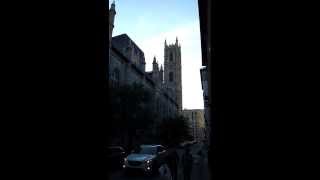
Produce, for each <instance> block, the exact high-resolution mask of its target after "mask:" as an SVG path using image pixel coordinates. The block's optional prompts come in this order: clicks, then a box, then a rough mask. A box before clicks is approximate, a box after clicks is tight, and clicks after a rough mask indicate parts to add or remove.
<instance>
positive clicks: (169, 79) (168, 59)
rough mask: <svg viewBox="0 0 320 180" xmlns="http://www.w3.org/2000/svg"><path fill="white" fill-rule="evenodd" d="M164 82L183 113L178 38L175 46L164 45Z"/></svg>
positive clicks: (179, 110)
mask: <svg viewBox="0 0 320 180" xmlns="http://www.w3.org/2000/svg"><path fill="white" fill-rule="evenodd" d="M164 81H165V84H166V87H167V88H168V90H169V91H172V93H173V97H174V98H175V99H176V102H177V104H178V112H179V113H181V111H182V80H181V46H180V45H179V44H178V38H176V42H175V44H170V45H167V41H165V44H164Z"/></svg>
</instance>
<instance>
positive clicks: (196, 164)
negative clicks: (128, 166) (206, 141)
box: [110, 143, 210, 180]
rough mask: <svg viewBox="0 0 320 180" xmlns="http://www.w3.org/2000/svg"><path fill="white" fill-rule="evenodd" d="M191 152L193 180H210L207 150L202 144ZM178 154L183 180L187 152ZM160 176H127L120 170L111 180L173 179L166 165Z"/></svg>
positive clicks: (180, 177)
mask: <svg viewBox="0 0 320 180" xmlns="http://www.w3.org/2000/svg"><path fill="white" fill-rule="evenodd" d="M190 148H191V149H190V152H191V154H192V157H193V164H192V172H191V180H198V179H199V180H209V177H210V175H209V173H210V172H209V171H208V158H207V154H206V149H204V147H203V144H202V143H197V144H194V145H192V146H191V147H190ZM199 151H202V155H199V154H198V153H199ZM176 152H177V154H178V156H179V162H178V168H177V171H178V172H177V180H183V179H184V174H183V164H182V156H183V154H184V152H185V149H176ZM159 171H160V173H159V175H155V176H147V175H144V174H143V173H130V174H125V173H124V170H123V169H122V170H119V171H116V172H114V173H112V174H111V175H110V180H170V179H173V178H172V176H171V171H170V169H169V168H168V166H167V165H166V164H165V165H164V166H162V167H161V168H160V170H159Z"/></svg>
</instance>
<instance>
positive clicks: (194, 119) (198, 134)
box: [182, 109, 206, 141]
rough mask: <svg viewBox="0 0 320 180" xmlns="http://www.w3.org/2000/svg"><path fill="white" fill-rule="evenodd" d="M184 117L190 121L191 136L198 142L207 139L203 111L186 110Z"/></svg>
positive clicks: (183, 112)
mask: <svg viewBox="0 0 320 180" xmlns="http://www.w3.org/2000/svg"><path fill="white" fill-rule="evenodd" d="M182 114H183V116H184V117H186V118H187V119H188V120H189V127H190V128H191V135H192V136H193V138H194V139H195V140H197V141H202V140H204V139H205V128H206V126H205V120H204V113H203V109H184V110H183V111H182Z"/></svg>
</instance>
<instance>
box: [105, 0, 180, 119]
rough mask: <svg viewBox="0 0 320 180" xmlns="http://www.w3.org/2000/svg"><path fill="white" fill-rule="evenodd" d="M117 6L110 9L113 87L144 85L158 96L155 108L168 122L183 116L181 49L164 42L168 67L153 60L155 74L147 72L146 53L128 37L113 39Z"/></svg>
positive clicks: (159, 116)
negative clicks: (170, 119) (177, 116)
mask: <svg viewBox="0 0 320 180" xmlns="http://www.w3.org/2000/svg"><path fill="white" fill-rule="evenodd" d="M115 15H116V11H115V4H114V3H112V4H111V8H110V9H109V18H110V19H109V84H110V85H111V86H121V85H125V84H133V83H137V84H142V85H143V86H144V87H145V88H147V89H148V90H149V91H150V92H152V94H153V96H154V100H155V101H154V103H153V106H154V107H153V108H154V109H155V110H156V112H157V115H158V117H157V118H156V119H166V118H170V117H175V116H176V115H180V114H181V112H182V80H181V46H180V44H179V43H178V39H176V42H175V43H173V44H167V42H166V40H165V42H164V65H159V63H158V61H157V59H156V57H154V58H153V62H152V71H150V72H147V71H146V69H145V67H146V62H145V57H144V52H143V51H142V50H141V49H140V48H139V47H138V46H137V45H136V43H135V42H134V41H133V40H132V39H131V38H130V37H129V36H128V35H127V34H121V35H118V36H114V37H112V31H113V28H114V20H115Z"/></svg>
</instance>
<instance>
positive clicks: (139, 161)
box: [124, 145, 167, 174]
mask: <svg viewBox="0 0 320 180" xmlns="http://www.w3.org/2000/svg"><path fill="white" fill-rule="evenodd" d="M166 152H167V151H166V149H165V148H164V147H163V146H162V145H140V146H139V147H138V148H137V149H135V150H133V151H132V153H131V154H129V155H128V156H127V157H126V158H125V162H124V168H125V170H126V171H128V170H142V171H143V172H145V173H147V174H154V173H156V172H157V171H158V170H159V167H160V166H161V165H162V164H164V163H165V159H166Z"/></svg>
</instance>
